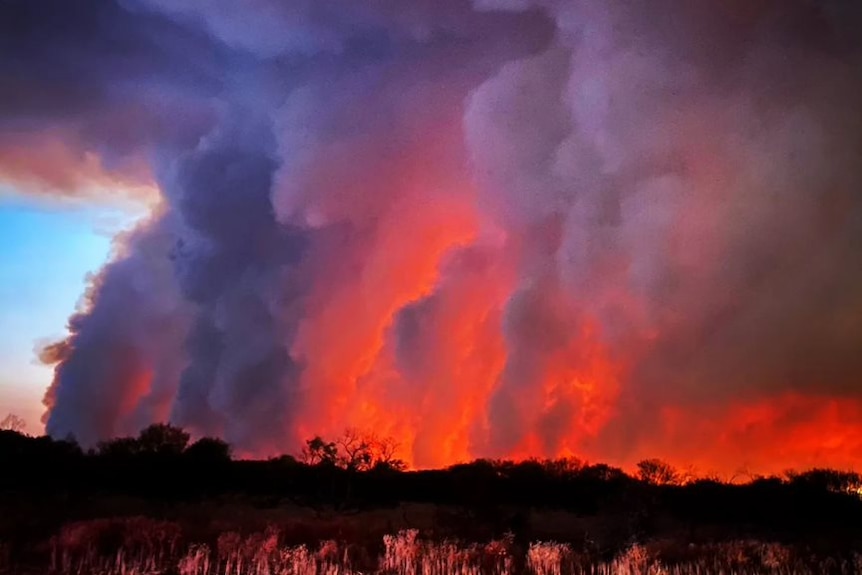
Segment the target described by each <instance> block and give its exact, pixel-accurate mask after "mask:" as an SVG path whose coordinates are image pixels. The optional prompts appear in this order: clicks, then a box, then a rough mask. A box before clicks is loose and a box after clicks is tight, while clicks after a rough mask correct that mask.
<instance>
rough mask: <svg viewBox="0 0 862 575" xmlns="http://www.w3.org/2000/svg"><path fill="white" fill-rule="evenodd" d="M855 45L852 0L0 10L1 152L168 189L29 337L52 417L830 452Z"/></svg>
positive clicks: (712, 459)
mask: <svg viewBox="0 0 862 575" xmlns="http://www.w3.org/2000/svg"><path fill="white" fill-rule="evenodd" d="M860 29H862V5H860V4H859V3H858V2H856V1H854V0H831V1H830V0H824V1H821V2H810V1H804V0H790V1H787V0H783V1H778V0H775V1H772V0H762V1H757V2H750V1H749V2H744V1H739V2H735V1H732V2H712V1H709V2H707V1H706V0H694V1H690V0H687V1H683V0H659V1H647V0H637V1H633V2H632V1H622V0H620V1H616V0H614V1H607V0H577V1H558V0H535V1H530V0H474V1H473V2H469V1H468V0H408V1H404V0H391V1H390V0H383V1H373V2H372V1H367V2H366V1H362V2H358V1H356V0H334V1H331V2H318V1H313V0H308V1H305V0H253V1H252V0H249V2H247V3H230V2H215V3H213V2H203V1H189V2H182V3H177V2H172V1H167V0H115V1H109V0H104V1H96V0H87V1H85V2H79V3H76V6H74V7H72V6H67V5H66V3H60V2H48V1H47V0H36V1H34V0H12V1H11V2H4V3H3V4H2V5H0V54H2V56H0V74H2V77H4V78H7V79H8V80H4V82H3V83H2V86H0V110H2V111H0V150H3V149H7V148H8V149H10V150H11V149H18V147H16V142H21V141H29V142H32V141H41V140H43V139H44V140H46V141H47V140H50V141H57V139H58V138H59V139H60V140H59V141H62V142H63V143H64V145H65V146H67V147H68V149H69V150H73V151H75V150H77V151H80V152H81V153H83V152H87V153H89V154H90V155H91V156H92V155H95V156H96V157H98V158H99V161H100V162H101V164H102V169H103V171H104V172H106V173H108V174H111V173H114V174H118V175H117V178H119V179H122V180H123V181H125V180H128V179H132V180H134V179H135V178H137V179H139V180H146V179H147V178H154V180H155V183H156V184H157V185H158V188H159V189H160V191H161V199H162V203H161V206H160V207H159V209H158V210H157V211H156V213H154V214H153V216H152V217H151V218H150V219H149V220H148V221H147V222H146V223H144V224H142V226H141V227H140V228H139V229H138V230H136V231H135V232H134V233H132V234H130V235H129V236H128V237H124V238H120V239H119V240H118V241H119V243H120V244H119V245H120V249H119V253H118V255H117V257H116V259H115V261H114V262H113V263H111V264H109V265H108V266H107V267H106V268H105V269H104V270H102V272H101V273H100V275H99V276H98V278H97V279H96V280H95V281H94V284H93V286H92V288H91V291H90V293H89V296H88V306H87V308H86V309H84V310H83V311H82V312H81V313H80V314H79V315H77V316H75V317H73V318H72V320H71V323H70V326H71V331H72V335H71V336H70V337H69V339H68V340H66V341H65V342H62V343H60V344H57V345H56V346H54V347H52V348H50V349H48V350H46V353H45V355H46V360H47V361H53V362H56V363H57V370H56V376H55V379H54V382H53V384H52V386H51V389H50V390H49V391H48V394H47V396H46V405H47V406H48V412H47V413H46V425H47V429H48V431H49V433H51V434H52V435H56V436H64V435H66V434H68V433H73V434H75V435H76V436H77V437H78V438H79V439H80V440H82V441H84V442H87V443H91V442H93V441H95V440H98V439H101V438H105V437H109V436H112V435H116V434H122V433H130V432H133V431H135V430H136V429H137V428H139V427H140V426H141V425H143V424H146V423H148V422H151V421H157V420H165V419H170V420H171V421H172V422H175V423H177V424H180V425H183V426H187V427H188V428H190V429H192V430H194V431H195V432H196V433H213V434H219V435H222V436H224V437H225V438H226V439H228V440H229V441H231V442H232V443H234V444H235V445H236V446H237V447H238V449H239V450H240V452H242V453H245V454H250V455H267V454H272V453H276V452H283V451H293V450H295V449H296V447H297V445H299V442H300V441H301V439H302V438H304V437H308V436H310V435H312V434H315V433H338V432H339V431H341V430H343V429H344V428H345V427H347V426H353V427H359V428H365V429H373V430H375V431H377V432H378V433H384V434H391V435H394V436H396V437H397V438H398V439H399V440H400V441H401V443H402V449H403V455H404V456H405V458H407V459H408V460H410V461H411V462H412V463H413V464H415V465H419V466H427V465H438V464H445V463H450V462H453V461H457V460H461V459H466V458H472V457H479V456H490V457H527V456H531V455H537V456H557V455H572V454H574V455H579V456H583V457H588V458H590V459H602V460H607V461H611V462H615V463H621V464H628V463H631V462H632V461H635V460H637V459H638V458H641V457H644V456H651V455H657V456H662V457H666V458H668V459H670V460H672V461H674V462H677V463H695V464H697V465H698V466H700V467H701V469H717V470H731V469H733V468H735V467H738V466H740V465H749V466H751V467H754V468H760V469H764V470H773V469H782V468H784V467H788V466H794V465H800V466H801V465H813V464H824V465H837V466H844V465H850V464H852V463H853V462H854V461H857V460H858V458H859V457H862V424H860V423H859V422H860V421H862V419H860V416H862V353H860V350H862V260H860V254H862V192H860V190H862V107H860V106H859V102H862V39H860V36H859V34H858V30H860ZM10 157H11V156H10ZM15 157H19V158H20V157H29V156H28V155H27V154H24V155H21V154H20V153H19V154H18V156H15ZM57 157H61V158H74V154H65V155H63V154H61V155H58V156H57ZM88 157H90V156H88ZM62 163H63V165H47V164H46V165H42V164H39V163H38V162H35V161H34V162H33V163H27V162H24V163H23V164H22V162H21V161H18V162H17V163H15V164H14V165H12V163H10V162H8V161H7V162H3V161H0V174H3V173H6V174H9V173H12V174H16V173H20V172H21V171H22V169H23V168H21V166H22V165H24V166H25V167H26V169H27V170H29V171H28V172H27V173H32V174H35V175H36V176H38V177H40V178H42V180H45V179H48V178H49V177H51V178H54V179H52V180H50V181H53V182H61V183H62V182H64V181H74V178H71V176H68V175H69V174H72V175H74V173H75V172H76V170H80V169H81V167H80V166H79V165H76V164H75V162H74V161H72V160H69V161H65V160H64V161H63V162H62ZM67 164H70V165H67ZM141 165H144V166H146V169H145V170H142V169H140V168H139V166H141ZM16 170H17V171H16ZM57 174H60V175H61V176H64V175H65V176H64V177H68V178H69V179H68V180H64V179H63V177H61V176H58V175H57ZM120 176H122V178H120Z"/></svg>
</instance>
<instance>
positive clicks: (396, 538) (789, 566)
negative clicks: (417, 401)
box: [0, 518, 862, 575]
mask: <svg viewBox="0 0 862 575" xmlns="http://www.w3.org/2000/svg"><path fill="white" fill-rule="evenodd" d="M4 549H7V547H6V546H3V545H0V561H2V560H3V559H4V553H3V550H4ZM370 553H374V554H375V555H374V556H372V555H371V554H370ZM0 572H4V571H3V567H2V564H0ZM5 572H6V573H15V571H14V570H12V569H8V568H7V569H6V570H5ZM827 572H828V573H847V574H850V573H859V572H862V557H856V558H855V559H853V560H845V561H844V562H840V561H828V560H827V561H820V562H817V563H815V564H813V565H812V564H811V561H810V560H807V559H806V560H803V558H800V557H799V556H798V554H796V553H794V551H793V550H792V549H790V548H788V547H785V546H782V545H779V544H775V543H759V542H754V541H739V542H732V543H722V544H713V545H702V546H697V547H695V546H681V545H679V544H676V545H675V544H674V543H673V542H655V543H652V544H649V545H638V544H634V545H631V546H630V547H629V548H628V549H626V550H625V551H624V552H622V553H621V554H619V555H618V556H616V557H615V558H613V559H611V560H608V561H604V562H602V561H597V560H596V559H595V558H594V557H590V556H588V555H587V554H585V553H583V552H579V551H577V550H575V549H573V548H572V547H571V546H570V545H568V544H565V543H557V542H552V541H550V542H535V543H532V544H531V545H530V546H529V547H528V548H527V549H524V548H519V547H518V546H517V545H516V544H515V543H514V538H513V537H511V536H507V537H503V538H502V539H499V540H494V541H491V542H489V543H484V544H479V543H474V544H461V543H459V542H457V541H431V540H428V539H423V538H421V537H420V536H419V532H418V531H417V530H415V529H410V530H402V531H400V532H398V533H397V534H394V535H386V536H384V537H383V541H382V546H380V547H379V551H372V552H369V550H368V549H364V548H361V547H360V546H357V545H355V544H349V543H341V542H337V541H332V540H326V541H323V542H321V543H319V544H317V545H316V546H306V545H288V544H286V543H285V541H284V537H283V533H282V532H281V531H279V530H278V529H276V528H274V527H272V528H269V529H267V530H265V531H262V532H253V533H250V534H246V535H243V534H240V533H238V532H234V531H226V532H224V533H222V534H221V535H220V536H219V537H218V538H217V540H216V541H214V542H210V543H189V542H183V541H182V533H181V532H180V529H179V527H178V526H177V525H176V524H174V523H170V522H164V521H153V520H150V519H146V518H131V519H108V520H97V521H87V522H80V523H74V524H70V525H68V526H66V527H65V528H63V529H62V531H61V532H60V534H59V535H58V536H56V537H54V538H53V539H52V541H51V565H50V568H49V570H48V573H51V574H52V575H365V574H371V573H375V574H378V575H521V574H524V575H527V574H529V575H707V574H714V575H760V574H763V575H814V574H818V575H819V574H822V573H827Z"/></svg>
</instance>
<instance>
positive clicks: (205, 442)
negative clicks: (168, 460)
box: [184, 437, 231, 463]
mask: <svg viewBox="0 0 862 575" xmlns="http://www.w3.org/2000/svg"><path fill="white" fill-rule="evenodd" d="M184 455H185V456H186V457H189V458H190V459H194V460H195V461H199V462H206V463H221V462H227V461H230V459H231V449H230V444H228V443H227V442H226V441H223V440H221V439H217V438H215V437H202V438H201V439H198V440H197V441H195V442H194V443H192V444H191V445H189V446H188V447H187V448H186V450H185V452H184Z"/></svg>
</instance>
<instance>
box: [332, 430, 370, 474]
mask: <svg viewBox="0 0 862 575" xmlns="http://www.w3.org/2000/svg"><path fill="white" fill-rule="evenodd" d="M336 444H337V445H338V447H339V452H340V453H339V457H338V459H339V463H340V464H341V466H342V467H343V468H345V469H347V470H349V471H365V470H367V469H370V468H371V466H372V464H373V463H374V452H373V450H372V441H371V439H370V438H369V437H368V436H364V435H362V434H361V433H360V432H359V430H358V429H356V428H348V429H346V430H344V435H342V436H341V437H340V438H338V439H337V440H336Z"/></svg>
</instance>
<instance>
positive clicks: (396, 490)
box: [0, 425, 862, 537]
mask: <svg viewBox="0 0 862 575" xmlns="http://www.w3.org/2000/svg"><path fill="white" fill-rule="evenodd" d="M0 462H2V463H0V469H2V471H0V491H2V492H3V495H4V496H5V497H10V496H12V497H19V496H20V497H29V496H38V495H40V494H51V496H52V497H67V498H76V497H77V498H80V497H93V496H100V495H122V496H132V497H141V498H147V499H152V500H155V501H160V502H171V501H194V500H202V499H218V498H223V497H226V496H227V497H242V498H246V500H248V501H249V502H252V503H253V504H255V505H258V506H277V505H281V504H283V503H288V502H290V503H294V504H298V505H304V506H309V507H326V508H329V509H336V510H344V511H346V510H351V509H353V510H355V509H361V508H371V507H382V506H394V505H397V504H399V503H404V502H416V503H431V504H439V505H452V506H458V507H460V508H465V509H470V510H472V511H471V513H472V515H471V517H474V518H475V519H476V520H477V521H484V520H488V521H493V520H495V519H494V518H495V517H497V516H499V514H500V509H503V508H510V509H511V508H550V509H560V510H567V511H571V512H574V513H576V514H580V515H601V514H607V515H608V516H614V517H625V518H626V521H629V522H630V523H632V526H630V527H632V528H633V529H634V530H637V531H644V532H649V531H650V530H651V529H653V528H654V527H655V525H656V524H657V523H659V522H661V521H664V520H667V519H668V518H670V519H672V520H673V521H674V522H676V523H677V524H679V525H682V526H685V525H690V526H697V525H703V524H715V525H721V524H724V525H733V526H734V529H735V530H736V533H737V535H742V534H744V533H745V532H746V530H752V532H758V533H762V532H763V531H764V530H766V531H768V532H770V533H779V532H780V533H784V534H788V533H790V534H792V533H794V532H797V533H802V532H805V533H811V532H816V531H817V530H818V529H820V530H821V531H822V532H824V533H825V532H827V531H828V532H835V531H841V532H842V533H844V534H846V535H847V536H852V537H858V536H859V535H860V534H862V499H860V497H859V493H858V489H859V486H860V485H862V481H860V477H859V475H858V474H856V473H853V472H844V471H834V470H825V469H815V470H810V471H807V472H802V473H789V474H787V475H785V476H783V477H759V478H754V479H753V480H751V481H750V482H748V483H746V484H743V485H737V484H730V483H725V482H721V481H719V480H716V479H706V478H699V479H698V478H692V477H684V476H683V475H681V474H679V473H678V472H677V471H676V470H674V469H673V468H672V467H670V466H669V465H667V464H665V463H663V462H661V461H659V460H647V461H644V462H641V464H640V465H639V466H638V473H637V474H636V475H634V476H632V475H628V474H626V473H624V472H623V471H622V470H621V469H618V468H615V467H611V466H608V465H604V464H592V465H590V464H586V463H583V462H580V461H578V460H575V459H559V460H549V461H537V460H530V461H523V462H511V461H488V460H477V461H474V462H472V463H465V464H459V465H454V466H451V467H449V468H446V469H438V470H426V471H411V470H406V469H405V468H404V464H403V462H401V461H400V460H398V459H397V457H396V456H395V449H394V445H393V443H392V442H389V441H382V440H378V439H375V438H368V437H363V436H361V435H360V434H357V433H355V432H348V433H346V434H345V435H344V436H343V437H341V438H338V439H335V440H332V441H328V440H324V439H322V438H313V439H311V440H309V441H308V442H307V444H306V447H305V449H304V450H303V451H302V453H300V454H298V455H297V456H296V457H294V456H290V455H284V456H281V457H278V458H272V459H269V460H265V461H264V460H259V461H251V460H234V459H232V458H231V449H230V446H229V445H228V444H226V443H225V442H223V441H221V440H219V439H213V438H203V439H199V440H197V441H195V442H190V438H189V435H188V434H187V433H186V432H185V431H183V430H182V429H178V428H176V427H172V426H170V425H153V426H150V427H148V428H147V429H145V430H143V431H142V432H141V433H140V435H139V436H138V437H135V438H121V439H115V440H112V441H108V442H105V443H102V444H99V445H98V446H97V447H96V448H94V449H91V450H88V451H84V450H82V449H81V448H80V447H79V446H78V445H77V444H76V443H75V442H74V441H71V440H70V441H61V440H53V439H51V438H49V437H29V436H26V435H24V434H22V433H19V432H15V431H9V430H6V431H0ZM507 517H508V518H509V519H507V521H509V524H506V525H501V526H500V529H501V530H513V529H514V530H516V529H517V524H516V523H517V518H516V516H512V515H511V514H509V515H508V516H507ZM513 517H515V518H514V519H513ZM512 521H514V524H512Z"/></svg>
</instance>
